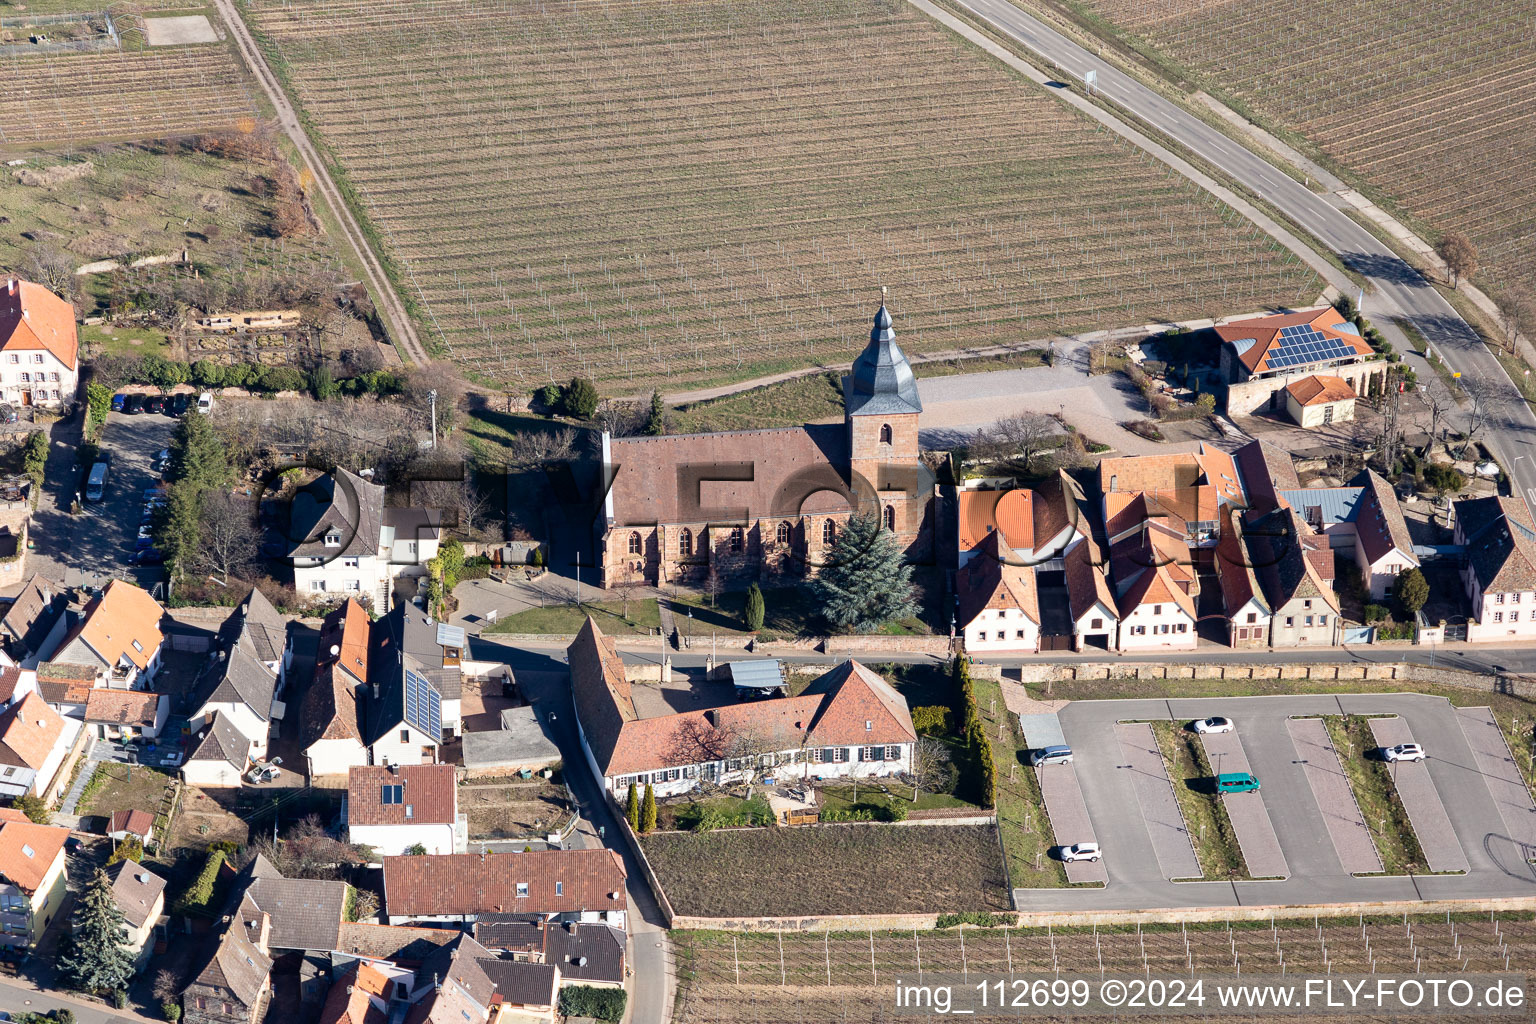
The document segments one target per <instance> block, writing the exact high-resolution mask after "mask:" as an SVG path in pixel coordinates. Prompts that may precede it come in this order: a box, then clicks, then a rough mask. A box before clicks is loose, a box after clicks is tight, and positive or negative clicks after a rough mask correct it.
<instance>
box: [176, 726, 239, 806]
mask: <svg viewBox="0 0 1536 1024" xmlns="http://www.w3.org/2000/svg"><path fill="white" fill-rule="evenodd" d="M250 764H251V740H250V737H248V736H246V735H245V733H243V732H241V731H240V729H239V728H237V727H236V726H235V724H234V723H233V722H231V721H230V720H229V716H227V715H226V714H224V712H223V711H216V712H214V715H213V720H212V721H211V722H209V723H208V724H207V725H206V726H205V727H204V728H203V731H202V734H201V735H200V736H198V737H196V738H195V739H194V741H193V743H192V752H191V753H190V754H188V755H187V759H186V761H185V762H184V763H183V764H182V766H181V778H182V781H184V782H186V784H187V785H189V786H200V787H202V788H203V789H230V788H234V787H236V786H239V785H240V780H241V776H243V775H244V774H245V770H246V769H247V768H248V767H250Z"/></svg>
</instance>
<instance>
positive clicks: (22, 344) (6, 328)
mask: <svg viewBox="0 0 1536 1024" xmlns="http://www.w3.org/2000/svg"><path fill="white" fill-rule="evenodd" d="M38 350H41V351H45V352H49V353H52V355H53V356H54V358H56V359H58V361H59V362H61V363H63V364H64V365H65V366H67V367H69V368H70V369H71V370H73V369H75V367H76V366H77V365H78V356H79V354H80V339H79V336H78V335H77V334H76V333H75V307H73V306H71V305H70V304H69V303H67V302H65V301H64V300H63V299H61V298H59V297H58V296H57V295H55V294H53V292H51V291H49V290H48V289H47V288H44V287H43V286H42V285H40V284H34V283H32V282H31V281H22V280H20V279H18V278H15V277H10V278H7V280H6V282H5V287H4V289H3V290H0V351H4V352H30V351H38Z"/></svg>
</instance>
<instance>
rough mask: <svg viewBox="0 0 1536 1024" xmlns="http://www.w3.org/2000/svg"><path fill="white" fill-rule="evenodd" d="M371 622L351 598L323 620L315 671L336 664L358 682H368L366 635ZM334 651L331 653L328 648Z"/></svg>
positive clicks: (360, 606)
mask: <svg viewBox="0 0 1536 1024" xmlns="http://www.w3.org/2000/svg"><path fill="white" fill-rule="evenodd" d="M369 624H370V620H369V618H368V613H367V612H366V611H364V610H363V606H362V605H360V604H358V603H357V602H356V601H354V600H352V599H351V598H348V599H347V603H346V604H344V605H342V606H341V607H340V608H337V609H336V610H335V611H333V612H331V614H329V615H327V616H326V617H325V622H324V624H322V625H321V627H320V646H319V648H318V651H319V654H318V655H317V656H316V659H315V661H316V672H317V673H318V672H319V670H320V669H321V668H322V667H324V666H327V665H338V666H340V667H341V668H342V669H344V670H345V671H346V672H347V674H349V675H350V676H352V678H354V679H356V680H357V681H358V682H360V683H366V682H367V681H368V633H369ZM333 647H334V648H335V649H336V651H335V653H334V654H333V653H332V652H331V648H333Z"/></svg>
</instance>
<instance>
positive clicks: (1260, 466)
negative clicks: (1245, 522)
mask: <svg viewBox="0 0 1536 1024" xmlns="http://www.w3.org/2000/svg"><path fill="white" fill-rule="evenodd" d="M1232 461H1233V463H1234V464H1235V465H1236V466H1237V471H1238V478H1239V479H1240V480H1241V482H1242V485H1243V496H1244V498H1245V499H1246V507H1247V510H1248V511H1249V512H1251V513H1258V514H1263V513H1265V512H1268V511H1270V510H1271V509H1274V508H1277V507H1279V506H1280V505H1281V504H1282V503H1283V499H1282V498H1281V497H1280V492H1282V491H1294V490H1299V489H1300V488H1301V482H1300V481H1299V480H1298V479H1297V477H1296V467H1295V465H1294V464H1293V463H1292V462H1291V455H1290V453H1289V452H1286V451H1282V450H1281V449H1279V448H1276V447H1275V446H1274V445H1272V444H1269V443H1268V442H1266V441H1250V442H1248V443H1247V444H1245V445H1243V446H1242V447H1241V448H1238V449H1237V450H1236V451H1234V452H1233V453H1232Z"/></svg>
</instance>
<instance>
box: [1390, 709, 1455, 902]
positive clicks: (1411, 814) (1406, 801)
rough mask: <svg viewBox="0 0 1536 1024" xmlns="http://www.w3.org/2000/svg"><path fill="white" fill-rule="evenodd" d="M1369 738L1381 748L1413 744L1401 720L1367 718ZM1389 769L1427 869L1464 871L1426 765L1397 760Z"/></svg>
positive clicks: (1448, 819)
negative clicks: (1417, 839) (1369, 719)
mask: <svg viewBox="0 0 1536 1024" xmlns="http://www.w3.org/2000/svg"><path fill="white" fill-rule="evenodd" d="M1371 735H1372V736H1374V737H1376V742H1377V743H1378V744H1379V745H1381V746H1383V747H1394V746H1396V745H1397V744H1399V743H1412V742H1413V731H1412V730H1411V729H1409V728H1408V723H1407V722H1405V721H1403V720H1402V719H1401V718H1373V719H1371ZM1391 770H1392V780H1393V782H1394V783H1395V784H1396V786H1397V795H1398V798H1399V799H1401V800H1402V801H1403V808H1404V809H1405V810H1406V811H1407V812H1408V820H1409V821H1410V822H1412V823H1413V831H1414V834H1415V835H1417V836H1418V837H1419V849H1421V850H1423V851H1424V860H1425V861H1426V862H1427V863H1428V864H1429V870H1431V871H1465V870H1467V854H1466V852H1465V851H1464V850H1462V848H1461V842H1460V841H1459V840H1458V839H1457V838H1456V829H1455V828H1453V827H1452V826H1451V819H1450V816H1449V815H1447V814H1446V813H1445V804H1443V803H1441V801H1440V791H1439V790H1437V789H1436V788H1435V781H1434V780H1433V779H1431V778H1430V777H1429V766H1428V765H1426V764H1425V763H1424V762H1422V761H1418V762H1414V761H1398V762H1397V763H1395V764H1393V765H1392V766H1391Z"/></svg>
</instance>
